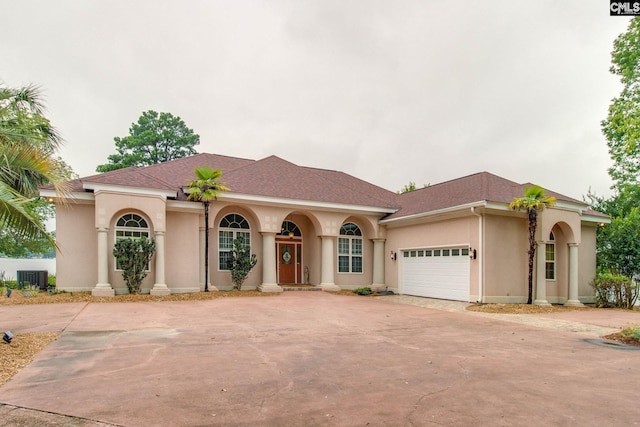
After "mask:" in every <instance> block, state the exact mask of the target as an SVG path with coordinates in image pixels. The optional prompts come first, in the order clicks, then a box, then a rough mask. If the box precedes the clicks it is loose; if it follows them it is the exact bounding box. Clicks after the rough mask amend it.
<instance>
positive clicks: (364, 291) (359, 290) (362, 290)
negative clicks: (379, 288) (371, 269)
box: [353, 288, 373, 295]
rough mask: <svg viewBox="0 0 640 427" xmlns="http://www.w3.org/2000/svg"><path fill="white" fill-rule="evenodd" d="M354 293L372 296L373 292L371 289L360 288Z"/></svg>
mask: <svg viewBox="0 0 640 427" xmlns="http://www.w3.org/2000/svg"><path fill="white" fill-rule="evenodd" d="M353 293H355V294H358V295H371V294H372V293H373V291H372V290H371V288H358V289H354V290H353Z"/></svg>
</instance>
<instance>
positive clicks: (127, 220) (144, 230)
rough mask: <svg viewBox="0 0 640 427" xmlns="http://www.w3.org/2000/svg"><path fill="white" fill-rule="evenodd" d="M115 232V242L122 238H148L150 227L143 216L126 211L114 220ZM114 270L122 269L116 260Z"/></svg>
mask: <svg viewBox="0 0 640 427" xmlns="http://www.w3.org/2000/svg"><path fill="white" fill-rule="evenodd" d="M115 232H116V235H115V241H116V242H117V241H119V240H122V239H132V240H139V239H141V238H144V239H148V238H149V232H150V229H149V225H148V224H147V221H146V220H145V219H144V218H143V217H141V216H140V215H138V214H134V213H128V214H124V215H122V216H121V217H120V218H118V220H117V221H116V227H115ZM147 269H149V267H147ZM116 270H122V267H121V266H120V265H119V263H118V261H117V260H116Z"/></svg>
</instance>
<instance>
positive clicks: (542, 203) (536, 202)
mask: <svg viewBox="0 0 640 427" xmlns="http://www.w3.org/2000/svg"><path fill="white" fill-rule="evenodd" d="M555 201H556V198H555V197H553V196H549V197H547V196H546V194H545V191H544V189H543V188H542V187H538V186H537V185H533V186H531V187H525V189H524V197H514V198H513V202H511V203H509V208H510V209H513V210H523V209H524V210H526V211H527V217H528V220H529V252H528V254H529V277H528V280H529V297H528V299H527V304H531V302H532V296H533V260H534V257H535V254H536V227H537V225H538V212H539V211H542V210H543V209H544V208H545V207H548V206H552V205H553V204H554V203H555Z"/></svg>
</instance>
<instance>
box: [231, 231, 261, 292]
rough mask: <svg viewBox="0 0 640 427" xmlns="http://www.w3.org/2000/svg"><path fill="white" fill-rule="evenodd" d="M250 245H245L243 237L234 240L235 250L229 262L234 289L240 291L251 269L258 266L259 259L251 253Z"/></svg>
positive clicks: (232, 251)
mask: <svg viewBox="0 0 640 427" xmlns="http://www.w3.org/2000/svg"><path fill="white" fill-rule="evenodd" d="M249 249H250V248H249V245H248V244H245V242H244V238H243V237H242V236H240V237H238V238H236V239H233V249H232V250H231V259H230V260H229V270H231V281H232V282H233V289H235V290H238V291H239V290H240V289H241V288H242V284H243V283H244V281H245V279H246V278H247V276H248V275H249V272H250V271H251V269H252V268H253V267H254V266H255V265H256V263H257V262H258V259H257V257H256V254H252V253H250V250H249Z"/></svg>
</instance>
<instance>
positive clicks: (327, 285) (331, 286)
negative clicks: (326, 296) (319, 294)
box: [320, 283, 342, 292]
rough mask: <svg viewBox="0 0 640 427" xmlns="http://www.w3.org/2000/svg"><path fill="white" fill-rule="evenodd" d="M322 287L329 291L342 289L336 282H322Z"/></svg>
mask: <svg viewBox="0 0 640 427" xmlns="http://www.w3.org/2000/svg"><path fill="white" fill-rule="evenodd" d="M320 289H322V290H323V291H328V292H337V291H340V290H342V289H340V286H338V285H336V284H335V283H320Z"/></svg>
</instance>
